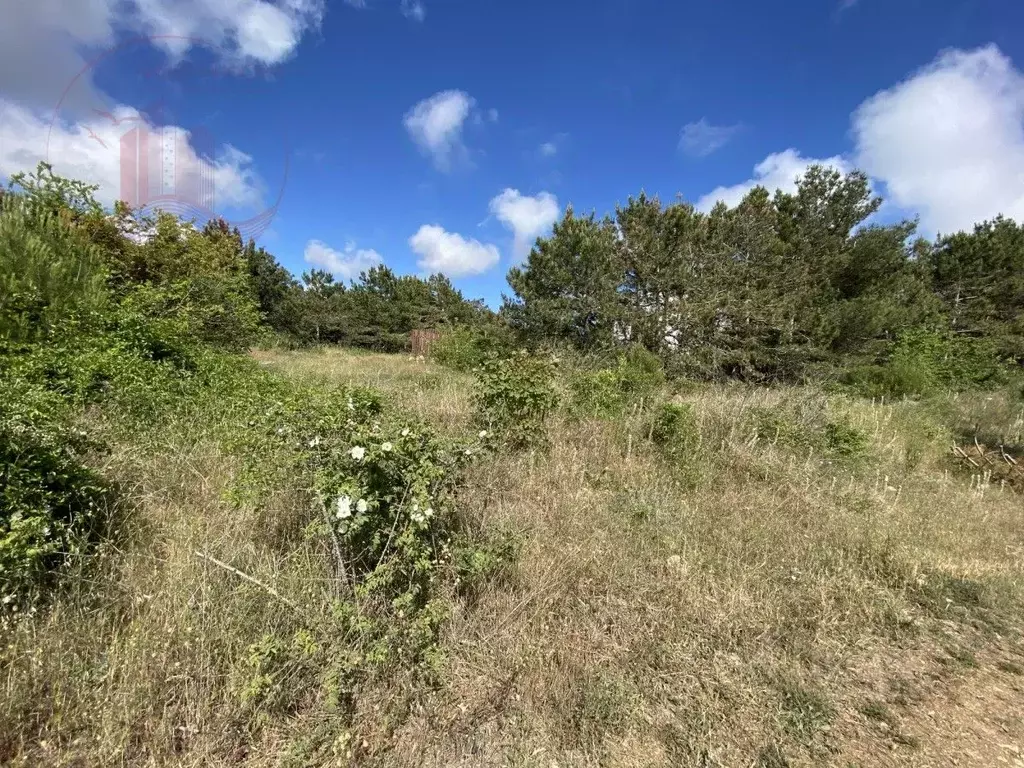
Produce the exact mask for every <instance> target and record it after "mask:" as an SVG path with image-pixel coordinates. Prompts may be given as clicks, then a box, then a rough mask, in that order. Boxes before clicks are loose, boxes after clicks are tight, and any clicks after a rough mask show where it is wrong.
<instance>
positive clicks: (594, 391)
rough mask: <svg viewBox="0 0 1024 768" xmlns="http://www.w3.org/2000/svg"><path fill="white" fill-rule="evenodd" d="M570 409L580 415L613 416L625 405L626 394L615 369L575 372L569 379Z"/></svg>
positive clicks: (619, 412)
mask: <svg viewBox="0 0 1024 768" xmlns="http://www.w3.org/2000/svg"><path fill="white" fill-rule="evenodd" d="M569 389H570V391H571V393H572V404H571V409H572V411H573V412H574V413H576V414H579V415H581V416H591V417H597V418H614V417H615V416H618V415H619V414H621V413H622V411H623V409H624V408H625V407H626V402H627V398H626V394H625V393H624V392H623V391H622V381H621V380H620V379H619V376H618V372H617V371H615V370H607V369H606V370H603V371H593V372H582V373H577V374H576V375H575V376H573V377H572V379H571V380H570V381H569Z"/></svg>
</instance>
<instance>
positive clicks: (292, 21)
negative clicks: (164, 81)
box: [0, 0, 324, 111]
mask: <svg viewBox="0 0 1024 768" xmlns="http://www.w3.org/2000/svg"><path fill="white" fill-rule="evenodd" d="M323 13H324V0H31V1H29V2H24V1H22V0H18V2H6V3H4V22H3V24H0V92H2V93H3V94H4V96H5V97H6V98H8V99H11V100H13V101H16V102H18V103H21V104H27V105H29V106H32V107H36V108H39V107H46V108H50V109H53V108H54V106H55V105H56V104H57V102H58V101H59V100H60V98H61V94H62V93H63V92H64V90H65V88H67V87H68V86H69V85H70V84H71V83H72V81H73V80H75V78H76V76H79V73H82V74H81V76H80V77H78V81H77V82H76V83H75V86H76V87H75V88H73V89H72V90H71V92H70V93H69V97H70V99H69V100H68V101H67V102H66V103H64V104H62V109H70V110H76V109H77V110H78V111H81V110H82V108H83V106H84V107H85V108H87V107H88V106H100V104H102V99H101V97H100V95H99V94H98V93H97V92H96V90H95V86H94V85H93V82H92V72H91V70H90V68H89V67H87V66H86V62H87V59H91V58H93V57H94V55H95V54H96V53H97V52H102V51H103V50H104V49H106V50H110V49H111V48H112V47H113V46H114V45H115V44H116V43H117V40H118V33H119V32H121V33H126V34H130V35H135V34H143V35H150V36H153V40H152V44H153V45H154V46H155V47H158V48H160V49H161V50H163V51H165V52H166V53H168V54H169V55H170V56H171V57H172V59H174V60H177V59H179V58H180V57H181V56H183V55H184V54H185V53H187V52H188V50H189V49H191V48H192V47H194V46H196V45H203V46H206V47H209V48H211V49H213V50H214V51H215V52H217V53H218V54H219V57H220V58H221V59H222V60H223V61H225V62H227V63H229V64H231V65H233V66H249V65H253V64H260V65H273V64H277V63H279V62H281V61H283V60H284V59H286V58H288V57H289V56H290V55H291V54H292V53H293V52H294V50H295V48H296V47H297V46H298V44H299V40H300V38H301V37H302V35H303V34H304V33H305V32H306V31H307V30H309V29H315V28H317V27H319V25H320V21H321V19H322V16H323ZM116 55H117V54H116V53H115V57H116ZM83 70H84V71H83ZM84 102H91V103H84Z"/></svg>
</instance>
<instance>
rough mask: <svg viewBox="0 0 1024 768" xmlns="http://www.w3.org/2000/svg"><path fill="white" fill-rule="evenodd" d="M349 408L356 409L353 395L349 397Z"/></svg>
mask: <svg viewBox="0 0 1024 768" xmlns="http://www.w3.org/2000/svg"><path fill="white" fill-rule="evenodd" d="M348 409H349V410H350V411H354V410H355V409H356V404H355V403H353V402H352V398H351V397H350V398H349V399H348Z"/></svg>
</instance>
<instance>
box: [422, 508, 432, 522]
mask: <svg viewBox="0 0 1024 768" xmlns="http://www.w3.org/2000/svg"><path fill="white" fill-rule="evenodd" d="M423 516H424V517H425V518H426V519H427V520H429V519H430V518H432V517H433V516H434V508H433V507H427V508H426V509H425V510H423Z"/></svg>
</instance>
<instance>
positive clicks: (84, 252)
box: [0, 195, 107, 342]
mask: <svg viewBox="0 0 1024 768" xmlns="http://www.w3.org/2000/svg"><path fill="white" fill-rule="evenodd" d="M105 279H106V277H105V273H104V271H103V266H102V258H101V255H100V253H99V251H98V250H97V249H96V248H95V247H93V246H91V245H90V244H88V243H87V242H85V241H84V240H83V239H82V237H80V236H79V235H78V233H76V232H75V231H74V230H73V229H72V228H70V227H69V226H68V224H67V223H66V221H65V220H64V219H62V218H61V217H60V216H59V215H57V214H55V213H45V214H43V213H37V214H33V213H32V208H31V206H30V204H29V202H28V201H26V200H24V199H22V198H19V197H16V196H12V195H7V196H5V197H4V201H3V206H2V209H0V339H9V340H12V341H21V342H26V341H36V340H41V339H44V338H46V337H47V336H48V335H49V334H50V332H51V331H52V329H53V328H54V327H55V326H58V325H60V324H61V323H66V322H69V321H72V320H76V319H77V320H82V319H85V318H87V317H90V316H92V315H93V314H94V313H95V312H96V311H97V310H98V309H100V308H101V307H102V306H103V305H104V304H105V303H106V301H107V294H106V290H105V286H104V281H105Z"/></svg>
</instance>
